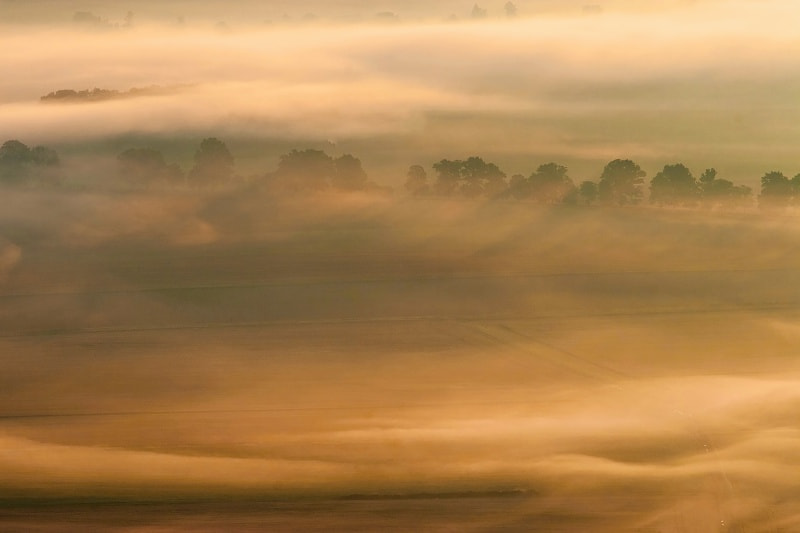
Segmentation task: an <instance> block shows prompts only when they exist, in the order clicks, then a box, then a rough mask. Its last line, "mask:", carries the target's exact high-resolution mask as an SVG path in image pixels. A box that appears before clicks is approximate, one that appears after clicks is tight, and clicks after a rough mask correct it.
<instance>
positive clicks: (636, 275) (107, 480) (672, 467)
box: [0, 191, 800, 531]
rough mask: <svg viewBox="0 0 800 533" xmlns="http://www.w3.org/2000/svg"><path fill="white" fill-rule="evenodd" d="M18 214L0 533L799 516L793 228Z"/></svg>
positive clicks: (555, 212) (357, 199)
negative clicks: (98, 507) (190, 510)
mask: <svg viewBox="0 0 800 533" xmlns="http://www.w3.org/2000/svg"><path fill="white" fill-rule="evenodd" d="M0 203H2V209H0V213H2V214H1V215H0V228H2V241H1V242H2V244H1V245H0V274H1V275H2V277H0V299H2V302H3V305H2V307H1V308H0V333H1V335H0V354H2V355H0V365H2V368H3V372H2V373H1V374H0V388H2V390H4V391H6V392H7V394H5V395H3V398H2V399H0V471H2V472H3V476H1V477H0V499H1V500H2V502H3V503H2V505H0V508H2V511H1V512H0V529H2V528H3V527H6V526H8V527H11V528H12V529H13V528H14V527H16V526H18V525H19V524H21V523H22V524H25V523H27V524H28V525H34V522H32V521H31V520H33V518H32V515H33V513H29V514H28V515H25V513H24V512H23V511H21V510H20V509H32V508H35V509H40V511H37V514H38V515H39V518H38V519H37V520H39V525H40V526H41V527H51V529H50V530H59V529H57V527H59V526H58V523H59V522H58V521H59V520H60V519H59V518H58V517H61V519H63V517H64V516H72V518H71V519H70V520H73V522H71V523H72V524H73V525H75V524H79V525H80V524H83V525H84V526H86V524H88V525H89V526H92V525H93V524H94V526H92V527H99V526H97V522H92V520H94V518H87V517H86V515H85V514H82V511H80V510H81V509H87V507H85V506H84V505H85V504H86V503H85V502H98V501H106V502H109V501H113V502H125V501H129V502H130V501H132V502H147V501H151V502H152V501H162V502H165V501H182V502H187V501H193V502H200V501H204V502H208V501H215V502H219V501H222V500H230V499H242V500H243V501H254V500H258V501H261V502H262V503H259V504H253V506H252V507H249V509H250V511H248V512H249V513H251V514H247V513H245V514H242V512H243V511H241V509H239V508H236V507H235V506H234V507H225V506H224V505H222V506H220V505H221V504H219V505H218V504H214V505H216V507H215V506H214V505H210V506H207V507H204V505H206V504H203V505H201V504H200V503H195V504H193V505H196V506H197V507H194V509H195V510H202V509H205V511H202V512H204V513H205V514H204V515H203V516H205V517H206V520H207V522H202V521H201V522H197V521H194V522H193V521H192V520H195V519H190V518H189V517H188V516H187V515H186V514H185V513H184V511H181V510H176V509H178V508H163V509H162V510H161V511H155V510H154V509H156V507H149V509H150V510H149V511H145V512H143V513H142V514H139V513H135V512H133V511H132V510H131V508H129V507H125V506H124V505H116V506H107V507H103V509H105V511H100V514H99V515H98V516H106V517H108V518H107V520H108V522H103V523H104V524H105V526H103V527H106V526H107V527H108V528H109V529H113V528H114V527H116V526H112V525H109V524H118V519H119V517H121V516H128V517H132V516H133V515H136V516H137V518H135V520H139V521H140V525H142V527H144V526H145V525H147V526H148V527H166V528H167V529H175V530H180V529H181V528H187V527H191V525H194V526H196V527H201V526H202V527H209V528H212V529H213V528H214V527H215V526H214V525H213V524H219V523H220V521H221V520H222V521H231V522H232V523H235V522H236V520H241V519H242V517H243V516H249V517H250V518H249V519H248V520H251V521H250V522H248V524H249V525H246V527H252V528H253V529H258V527H260V526H259V524H261V525H263V524H273V525H274V526H275V527H276V528H278V529H281V528H283V529H298V528H301V529H309V528H310V529H312V530H313V528H314V527H322V526H321V524H334V525H336V524H341V527H343V528H351V529H355V530H358V529H361V530H369V529H371V528H373V527H375V524H376V523H378V522H380V523H382V524H384V525H387V526H392V527H398V528H402V527H404V526H403V525H402V524H406V525H408V524H413V523H415V521H416V522H417V523H419V521H424V522H425V523H426V524H428V525H432V527H433V525H435V526H436V527H440V528H446V527H459V528H461V527H462V526H463V527H466V525H471V526H473V528H474V529H476V530H498V529H499V530H502V529H503V528H505V529H507V530H525V529H529V528H530V527H539V528H543V529H549V530H554V531H555V530H559V529H558V528H559V527H563V528H566V530H569V529H573V530H574V529H575V528H577V527H583V528H585V529H591V530H593V531H626V530H627V531H643V530H654V531H681V530H684V529H685V528H686V527H690V525H691V527H693V528H695V529H696V530H698V531H719V530H731V531H734V530H739V531H745V530H746V531H773V530H775V529H780V528H784V529H792V528H795V527H797V526H798V521H797V520H798V515H797V513H796V509H795V508H794V506H793V504H792V503H791V502H793V501H795V500H796V497H797V489H796V484H795V483H794V480H795V479H796V478H797V476H798V474H799V473H798V472H796V470H797V467H796V465H797V452H796V450H797V449H799V448H798V444H799V443H800V442H799V441H800V427H798V426H797V423H796V420H795V418H796V417H795V416H794V414H793V413H794V412H795V411H796V407H797V405H798V401H800V393H798V392H797V391H798V390H800V389H799V388H798V377H799V376H800V373H798V370H799V369H800V368H799V367H798V359H797V355H798V354H797V346H798V345H800V344H798V342H799V341H800V329H798V328H797V327H796V325H795V324H796V322H797V318H798V314H797V305H798V301H799V300H800V292H798V291H797V287H798V281H800V280H799V279H798V275H799V274H798V270H797V266H798V262H800V256H798V252H797V248H796V247H795V246H793V244H792V243H794V242H796V238H797V235H796V233H797V229H796V228H794V227H793V225H792V222H793V220H794V219H793V218H789V217H770V216H764V215H759V214H736V215H734V214H720V213H701V212H696V211H685V210H673V211H668V210H654V209H646V208H630V209H624V208H580V209H578V208H566V207H562V208H550V209H548V208H542V207H537V206H533V205H529V204H525V203H520V202H470V201H466V200H458V201H456V200H437V199H401V198H391V197H387V196H382V195H368V194H319V195H316V196H314V197H313V198H307V199H304V200H299V199H293V200H287V201H276V200H275V199H274V197H273V196H269V195H259V194H257V193H255V192H253V191H250V192H249V193H247V194H244V193H239V192H235V193H225V192H217V193H211V192H196V193H191V194H190V193H187V192H185V191H184V192H175V193H165V192H161V193H158V194H148V193H141V192H137V193H108V192H106V193H80V192H72V193H67V192H60V193H59V192H41V191H40V192H36V191H10V192H8V194H6V195H4V196H3V199H2V200H0ZM436 495H439V496H436ZM308 498H311V502H309V501H308ZM343 498H344V499H343ZM437 498H439V499H437ZM476 499H477V501H476ZM59 501H61V502H64V501H69V502H72V503H70V505H71V506H72V507H70V506H67V507H64V506H63V505H62V506H60V507H59V506H55V507H53V506H52V504H53V503H54V502H59ZM264 501H273V502H284V503H281V504H278V503H275V504H273V505H271V506H270V505H266V504H264V503H263V502H264ZM25 502H27V503H25ZM81 502H84V503H81ZM313 502H318V504H319V505H322V503H320V502H326V503H325V504H324V507H325V509H324V510H321V509H320V508H319V507H315V506H316V505H317V504H315V503H313ZM403 502H405V503H403ZM443 502H447V503H443ZM459 502H460V503H459ZM43 503H48V507H46V508H43V507H40V506H41V504H43ZM26 505H27V506H34V507H25V506H26ZM293 506H294V507H293ZM463 506H466V507H468V508H471V509H478V511H466V510H463V509H465V508H464V507H463ZM42 509H44V510H42ZM48 509H49V510H48ZM170 509H172V510H170ZM183 509H185V508H183ZM236 509H239V510H238V511H237V510H236ZM287 509H289V510H287ZM291 509H294V511H292V510H291ZM298 510H302V513H300V512H299V511H298ZM380 510H383V511H385V512H388V513H389V514H390V515H391V517H390V518H387V519H386V520H385V521H383V520H378V519H373V518H369V517H374V516H375V515H374V514H373V513H375V512H379V511H380ZM93 512H94V511H93ZM48 513H49V514H48ZM65 513H66V515H65ZM70 513H72V514H70ZM103 513H105V514H103ZM148 513H151V514H148ZM417 513H419V514H417ZM476 513H477V514H476ZM25 516H27V518H25ZM76 516H77V518H76ZM300 516H304V517H305V518H300ZM48 517H50V518H48ZM115 517H116V518H115ZM165 517H170V518H169V523H168V524H167V525H165V523H164V522H163V520H167V519H166V518H165ZM237 517H238V518H237ZM426 517H427V518H426ZM312 518H314V519H318V520H319V521H318V522H316V521H314V520H313V519H312ZM130 519H131V520H134V518H130ZM97 520H100V518H97ZM104 520H105V519H104ZM126 520H128V518H126ZM374 520H378V522H375V521H374ZM26 521H27V522H26ZM466 522H470V524H467V523H466ZM48 524H49V526H48ZM89 526H86V527H89ZM75 527H79V526H75ZM243 527H245V526H243ZM648 528H649V529H648ZM682 528H684V529H682ZM45 530H47V529H45ZM63 530H68V528H67V529H63Z"/></svg>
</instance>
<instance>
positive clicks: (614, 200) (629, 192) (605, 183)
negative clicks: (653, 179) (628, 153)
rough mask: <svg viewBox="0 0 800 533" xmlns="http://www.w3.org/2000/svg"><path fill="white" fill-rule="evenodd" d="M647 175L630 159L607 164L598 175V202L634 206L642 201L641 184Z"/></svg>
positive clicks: (616, 160)
mask: <svg viewBox="0 0 800 533" xmlns="http://www.w3.org/2000/svg"><path fill="white" fill-rule="evenodd" d="M646 175H647V173H646V172H645V171H644V170H642V169H641V168H640V167H639V165H637V164H636V163H634V162H633V161H631V160H630V159H615V160H613V161H611V162H609V163H608V164H607V165H606V166H605V168H604V169H603V173H602V174H601V175H600V182H599V184H598V192H599V196H600V200H601V201H603V202H604V203H608V204H614V205H620V206H622V205H635V204H638V203H639V202H640V201H641V199H642V196H643V194H642V183H644V179H643V178H644V177H645V176H646Z"/></svg>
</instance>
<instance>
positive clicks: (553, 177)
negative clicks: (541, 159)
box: [528, 163, 575, 204]
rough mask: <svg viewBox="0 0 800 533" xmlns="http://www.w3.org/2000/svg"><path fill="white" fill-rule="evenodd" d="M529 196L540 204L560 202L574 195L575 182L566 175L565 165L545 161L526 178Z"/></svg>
mask: <svg viewBox="0 0 800 533" xmlns="http://www.w3.org/2000/svg"><path fill="white" fill-rule="evenodd" d="M528 182H529V184H530V186H529V189H530V196H531V198H533V199H534V200H535V201H536V202H538V203H540V204H560V203H564V202H565V200H567V203H570V202H569V200H570V198H571V197H572V196H574V191H575V184H574V183H573V182H572V179H571V178H570V177H569V176H568V175H567V167H565V166H563V165H558V164H556V163H545V164H544V165H540V166H539V168H537V169H536V172H534V173H533V174H531V175H530V177H529V178H528Z"/></svg>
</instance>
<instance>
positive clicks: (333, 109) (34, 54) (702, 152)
mask: <svg viewBox="0 0 800 533" xmlns="http://www.w3.org/2000/svg"><path fill="white" fill-rule="evenodd" d="M354 6H355V4H354ZM356 7H357V6H356ZM165 9H167V8H166V7H165ZM531 11H533V9H531ZM793 12H794V6H793V4H792V3H791V2H786V1H778V0H774V1H769V2H758V3H756V2H696V3H685V4H684V3H677V4H673V5H670V6H667V7H664V8H662V9H661V10H660V11H652V10H647V11H641V10H639V11H637V10H632V9H626V8H624V6H618V7H617V8H614V7H613V6H610V7H609V8H608V9H606V10H605V11H604V12H603V13H602V14H601V15H597V16H587V15H586V14H585V13H583V12H582V11H580V9H578V7H575V8H574V9H567V8H564V9H563V10H559V11H556V12H552V13H551V12H547V13H540V14H539V15H537V16H534V14H533V13H529V15H528V16H524V17H522V16H521V17H519V18H516V19H505V18H503V17H500V16H496V17H489V18H487V19H483V20H469V19H467V20H463V21H460V22H443V21H442V20H435V19H431V18H411V19H409V20H403V21H402V23H398V24H389V25H386V24H377V23H374V22H370V21H369V20H365V21H361V22H352V21H351V22H346V21H340V22H337V23H333V22H334V21H330V20H328V21H325V20H322V21H320V22H317V23H313V24H288V23H287V24H283V23H281V24H275V25H269V26H263V25H259V24H257V23H253V22H252V20H251V22H250V23H244V22H243V23H241V24H234V23H231V24H230V25H229V27H228V28H227V29H226V30H225V31H221V30H219V29H218V28H216V27H214V26H213V25H208V24H203V23H201V22H199V21H198V22H197V23H192V24H189V23H187V24H186V25H185V26H184V27H182V28H176V27H175V26H174V25H169V24H165V23H164V22H159V21H158V20H155V19H153V20H150V19H144V20H142V21H141V22H140V23H139V24H137V25H134V26H133V27H132V28H124V29H123V28H118V29H115V30H109V31H88V30H86V29H83V28H81V27H80V26H77V25H75V24H71V23H70V18H69V17H68V16H67V17H66V19H65V21H64V22H63V23H62V24H60V25H55V26H53V25H35V24H34V25H30V24H28V25H23V24H7V25H6V26H4V28H3V31H4V45H5V46H4V47H3V50H2V51H0V60H2V63H3V65H4V66H5V67H6V69H7V70H8V71H11V72H25V75H24V76H6V77H4V78H3V80H2V81H0V95H2V96H0V114H1V115H2V119H3V120H2V121H0V138H19V139H20V140H22V141H23V142H27V143H29V144H32V145H33V144H41V143H49V144H59V143H60V144H63V145H68V144H73V143H75V142H84V141H91V140H98V139H103V138H109V137H115V136H121V135H129V134H144V135H160V136H162V137H187V136H195V137H196V136H198V135H217V136H228V137H231V138H233V137H236V138H243V137H244V138H254V139H263V140H265V141H267V142H269V141H282V140H287V139H288V140H292V141H294V142H297V143H310V142H324V141H331V142H333V143H336V144H337V145H338V146H341V147H342V149H343V150H348V151H351V152H358V151H362V152H370V153H369V154H367V155H365V156H364V157H365V158H368V159H369V158H371V159H372V161H374V164H375V166H376V167H377V166H380V168H381V170H382V171H385V172H386V173H387V174H388V175H389V176H387V177H391V176H390V175H391V174H392V173H394V174H395V175H401V174H402V172H403V169H405V168H407V167H408V165H409V164H412V163H417V162H424V163H425V164H428V163H427V162H428V161H435V160H438V159H439V158H441V157H448V156H449V157H455V156H460V155H461V154H462V153H481V154H485V155H486V156H490V157H494V158H496V159H497V160H498V161H499V163H500V164H501V166H502V167H504V168H509V170H510V171H511V173H513V172H519V171H526V170H527V169H526V168H524V167H523V165H530V164H531V163H530V162H531V161H540V162H544V161H547V160H553V159H555V160H558V161H561V162H562V163H564V164H567V165H568V166H570V167H571V168H574V169H576V170H578V171H580V172H581V173H585V174H587V178H588V177H594V176H590V175H589V174H590V173H592V172H597V171H596V170H593V169H597V168H598V166H600V165H601V164H603V163H604V162H605V161H607V160H609V159H611V158H614V157H631V158H637V159H640V160H641V161H642V162H643V163H645V164H647V165H662V164H664V163H665V162H670V161H674V160H681V161H683V162H685V163H686V164H688V165H689V166H693V167H697V168H706V167H709V166H715V167H717V168H718V169H720V170H721V171H722V172H723V173H725V174H726V175H728V176H730V177H731V178H733V179H738V180H743V181H746V182H748V183H751V184H752V183H754V182H755V180H756V179H757V177H758V176H759V175H760V174H761V173H763V172H764V171H765V170H766V168H781V167H786V168H787V171H788V172H795V171H796V170H797V169H796V168H795V163H794V161H793V159H792V157H793V156H792V154H793V152H794V148H793V147H794V137H795V135H794V134H795V130H796V124H797V123H798V120H797V119H798V117H797V114H796V111H795V108H796V106H794V104H793V102H794V93H795V92H796V91H795V89H796V87H797V84H798V80H797V79H796V76H794V75H793V74H792V72H793V71H794V70H796V68H795V67H796V65H795V63H796V60H795V59H794V58H796V57H797V56H798V42H797V39H795V38H794V37H793V35H794V31H793V28H792V27H791V23H792V20H793V18H792V16H791V15H792V13H793ZM54 43H58V45H56V46H54ZM20 51H22V52H20ZM153 85H157V86H160V87H163V88H167V89H171V90H169V91H167V92H166V94H159V95H155V96H141V97H138V98H126V99H118V100H110V101H103V102H93V103H91V105H89V104H86V105H55V104H45V103H42V102H40V101H39V97H40V96H43V95H45V94H47V93H49V92H51V91H55V90H58V89H76V90H80V89H91V88H94V87H100V88H107V89H116V90H120V91H127V90H129V89H131V88H136V87H150V86H153ZM376 139H378V140H379V142H380V143H381V144H382V145H383V146H384V151H383V153H382V154H381V155H376V154H373V153H372V152H374V151H375V146H374V144H375V142H376ZM270 164H271V162H270V161H263V162H262V163H261V165H262V167H267V166H268V165H270ZM511 167H513V168H511Z"/></svg>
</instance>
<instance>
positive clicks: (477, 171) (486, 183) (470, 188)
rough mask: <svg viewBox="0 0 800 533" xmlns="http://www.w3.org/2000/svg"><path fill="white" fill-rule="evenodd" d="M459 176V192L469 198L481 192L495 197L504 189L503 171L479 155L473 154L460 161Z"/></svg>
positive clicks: (504, 176)
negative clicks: (460, 180)
mask: <svg viewBox="0 0 800 533" xmlns="http://www.w3.org/2000/svg"><path fill="white" fill-rule="evenodd" d="M461 177H462V179H463V185H462V186H461V192H462V193H463V194H464V195H465V196H468V197H471V198H474V197H476V196H480V195H482V194H486V195H487V196H489V197H495V196H497V195H499V194H500V193H502V192H503V191H504V190H505V189H506V184H505V178H506V175H505V173H504V172H503V171H502V170H500V168H498V166H497V165H495V164H494V163H487V162H486V161H484V160H483V159H482V158H480V157H475V156H473V157H470V158H468V159H467V160H466V161H463V162H462V165H461Z"/></svg>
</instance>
